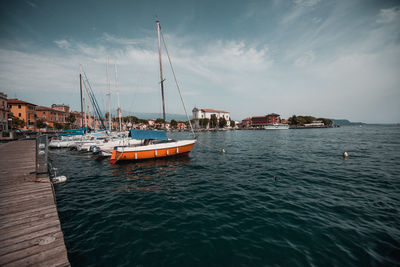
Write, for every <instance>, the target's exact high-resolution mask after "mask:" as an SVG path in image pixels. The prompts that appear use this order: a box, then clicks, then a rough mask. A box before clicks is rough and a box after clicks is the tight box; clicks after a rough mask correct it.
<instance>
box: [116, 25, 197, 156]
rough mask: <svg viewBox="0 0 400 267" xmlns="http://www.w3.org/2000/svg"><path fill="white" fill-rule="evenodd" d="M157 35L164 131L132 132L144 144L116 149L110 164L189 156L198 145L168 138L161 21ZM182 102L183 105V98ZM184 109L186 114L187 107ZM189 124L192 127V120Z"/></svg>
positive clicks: (193, 141)
mask: <svg viewBox="0 0 400 267" xmlns="http://www.w3.org/2000/svg"><path fill="white" fill-rule="evenodd" d="M157 33H158V53H159V63H160V85H161V99H162V107H163V121H164V131H157V130H135V129H134V130H131V132H130V137H131V138H133V139H136V140H143V144H142V145H138V146H133V147H126V146H116V147H114V149H113V152H112V155H111V159H110V163H112V164H114V163H116V162H117V161H120V160H144V159H156V158H165V157H172V156H187V155H189V153H190V151H191V150H192V148H193V146H194V144H195V143H196V140H195V139H192V140H180V141H175V140H171V139H168V137H167V134H166V126H165V104H164V79H163V75H162V63H161V28H160V22H159V21H157ZM163 40H164V39H163ZM164 45H165V42H164ZM165 47H166V45H165ZM168 58H169V55H168ZM170 63H171V62H170ZM171 66H172V64H171ZM174 78H175V74H174ZM175 81H176V78H175ZM177 87H178V86H177ZM178 91H179V87H178ZM179 93H180V91H179ZM181 100H182V104H183V99H182V96H181ZM184 109H185V112H186V108H185V106H184ZM186 115H187V114H186ZM188 120H189V119H188ZM189 124H190V126H191V123H190V120H189ZM191 128H192V127H191ZM192 129H193V128H192Z"/></svg>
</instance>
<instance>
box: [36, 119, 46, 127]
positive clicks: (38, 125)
mask: <svg viewBox="0 0 400 267" xmlns="http://www.w3.org/2000/svg"><path fill="white" fill-rule="evenodd" d="M35 126H36V128H38V129H42V128H46V126H47V124H46V123H45V122H44V120H43V119H37V120H36V122H35Z"/></svg>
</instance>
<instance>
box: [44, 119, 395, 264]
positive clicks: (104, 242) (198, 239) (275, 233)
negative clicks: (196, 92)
mask: <svg viewBox="0 0 400 267" xmlns="http://www.w3.org/2000/svg"><path fill="white" fill-rule="evenodd" d="M182 136H186V135H185V133H175V134H173V137H176V138H179V137H182ZM221 148H224V149H225V150H226V153H220V152H218V150H219V149H221ZM344 151H347V152H348V153H349V154H350V157H349V158H347V159H344V158H343V157H342V154H343V152H344ZM50 157H51V158H52V160H53V164H54V165H55V166H56V167H58V168H59V174H62V175H66V176H67V177H68V181H67V182H66V183H63V184H57V185H55V189H56V196H57V207H58V210H59V216H60V220H61V224H62V229H63V232H64V238H65V242H66V246H67V249H68V257H69V259H70V262H71V264H72V266H160V265H169V266H199V265H201V266H210V265H212V266H265V265H280V266H281V265H286V266H304V265H315V266H322V265H336V266H355V265H357V266H393V265H399V264H400V227H399V226H400V216H399V215H400V174H399V173H400V127H396V126H364V127H342V128H335V129H307V130H287V131H226V132H207V133H201V134H200V136H199V143H198V144H196V146H195V147H194V149H193V151H192V153H191V155H190V158H181V159H170V160H157V161H145V162H140V163H124V164H118V165H110V164H109V163H108V161H107V160H95V159H93V158H92V157H91V156H89V155H86V154H80V153H78V152H72V151H67V150H53V151H51V155H50ZM275 176H276V177H277V178H276V180H275V178H274V177H275Z"/></svg>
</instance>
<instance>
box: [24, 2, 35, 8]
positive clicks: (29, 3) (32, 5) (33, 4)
mask: <svg viewBox="0 0 400 267" xmlns="http://www.w3.org/2000/svg"><path fill="white" fill-rule="evenodd" d="M26 3H27V4H28V5H30V6H31V7H37V5H36V4H35V3H33V2H31V1H26Z"/></svg>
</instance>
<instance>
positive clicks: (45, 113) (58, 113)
mask: <svg viewBox="0 0 400 267" xmlns="http://www.w3.org/2000/svg"><path fill="white" fill-rule="evenodd" d="M53 106H54V105H52V107H53ZM67 116H68V115H67V113H66V112H64V111H62V110H59V109H54V108H48V107H43V106H37V107H36V119H42V120H43V121H44V122H45V123H46V124H47V125H49V126H51V127H53V128H54V125H55V124H56V123H59V124H65V123H66V122H67V121H66V118H67Z"/></svg>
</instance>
